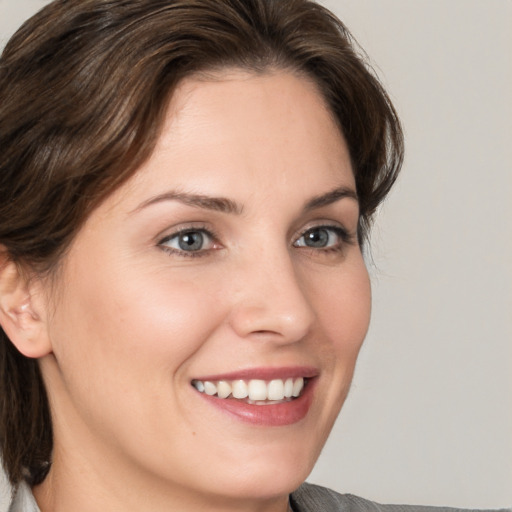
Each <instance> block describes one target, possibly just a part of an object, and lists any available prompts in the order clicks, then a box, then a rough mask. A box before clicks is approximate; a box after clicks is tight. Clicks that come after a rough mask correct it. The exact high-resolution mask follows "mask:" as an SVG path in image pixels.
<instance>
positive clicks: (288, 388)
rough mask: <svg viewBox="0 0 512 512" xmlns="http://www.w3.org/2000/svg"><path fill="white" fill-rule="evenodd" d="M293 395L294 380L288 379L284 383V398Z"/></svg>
mask: <svg viewBox="0 0 512 512" xmlns="http://www.w3.org/2000/svg"><path fill="white" fill-rule="evenodd" d="M292 395H293V379H286V382H285V383H284V396H285V397H286V398H290V397H291V396H292Z"/></svg>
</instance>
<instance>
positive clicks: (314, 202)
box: [304, 187, 359, 212]
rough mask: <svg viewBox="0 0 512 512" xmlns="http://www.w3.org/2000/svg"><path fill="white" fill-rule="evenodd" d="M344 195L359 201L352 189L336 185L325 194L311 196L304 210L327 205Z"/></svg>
mask: <svg viewBox="0 0 512 512" xmlns="http://www.w3.org/2000/svg"><path fill="white" fill-rule="evenodd" d="M346 197H348V198H350V199H354V200H355V201H358V202H359V198H358V197H357V193H356V191H355V190H354V189H352V188H349V187H338V188H335V189H334V190H331V191H330V192H327V194H321V195H319V196H316V197H313V199H311V200H309V201H308V202H307V203H306V206H305V207H304V211H305V212H309V211H311V210H316V209H317V208H322V207H324V206H329V205H330V204H332V203H335V202H336V201H339V200H340V199H344V198H346Z"/></svg>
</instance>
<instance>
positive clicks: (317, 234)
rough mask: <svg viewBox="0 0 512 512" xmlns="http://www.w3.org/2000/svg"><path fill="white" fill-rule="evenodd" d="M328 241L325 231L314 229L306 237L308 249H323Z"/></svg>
mask: <svg viewBox="0 0 512 512" xmlns="http://www.w3.org/2000/svg"><path fill="white" fill-rule="evenodd" d="M328 241H329V233H327V231H326V230H325V229H316V230H315V231H310V232H309V233H307V235H306V245H308V246H309V247H325V246H326V245H327V243H328Z"/></svg>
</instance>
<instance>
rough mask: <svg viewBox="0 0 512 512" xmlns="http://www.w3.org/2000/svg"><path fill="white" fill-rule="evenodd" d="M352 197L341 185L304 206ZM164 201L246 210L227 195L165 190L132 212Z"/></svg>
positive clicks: (307, 208)
mask: <svg viewBox="0 0 512 512" xmlns="http://www.w3.org/2000/svg"><path fill="white" fill-rule="evenodd" d="M344 198H350V199H354V200H355V201H358V197H357V194H356V192H355V190H353V189H352V188H349V187H339V188H336V189H334V190H331V191H329V192H327V193H326V194H321V195H319V196H315V197H313V198H312V199H310V200H309V201H308V202H307V203H306V205H305V206H304V212H309V211H311V210H315V209H317V208H322V207H324V206H328V205H330V204H332V203H335V202H336V201H339V200H340V199H344ZM164 201H178V202H180V203H183V204H186V205H188V206H193V207H195V208H202V209H205V210H213V211H217V212H222V213H230V214H235V215H241V214H242V213H243V211H244V208H243V206H242V205H240V204H238V203H236V202H235V201H232V200H231V199H228V198H226V197H212V196H207V195H204V194H189V193H185V192H174V191H171V192H165V193H163V194H159V195H157V196H154V197H152V198H150V199H148V200H147V201H144V202H143V203H142V204H140V205H139V206H138V207H137V208H135V210H133V212H132V213H134V212H136V211H139V210H142V209H144V208H146V207H148V206H150V205H153V204H156V203H161V202H164Z"/></svg>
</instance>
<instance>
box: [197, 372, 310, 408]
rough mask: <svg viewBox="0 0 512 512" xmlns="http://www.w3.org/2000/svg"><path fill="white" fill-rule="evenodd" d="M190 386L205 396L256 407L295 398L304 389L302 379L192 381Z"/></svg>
mask: <svg viewBox="0 0 512 512" xmlns="http://www.w3.org/2000/svg"><path fill="white" fill-rule="evenodd" d="M192 385H193V386H194V387H195V388H196V389H197V390H198V391H199V392H200V393H206V394H207V395H210V396H213V395H217V397H219V398H228V397H230V396H232V397H233V398H237V399H239V400H242V399H247V400H248V402H249V403H255V404H256V405H267V404H269V403H270V402H280V401H282V400H290V399H291V398H292V397H294V398H297V397H299V396H300V394H301V393H302V390H303V389H304V378H303V377H298V378H296V379H293V378H288V379H286V380H284V379H273V380H271V381H265V380H262V379H252V380H250V381H248V382H247V381H245V380H242V379H239V380H234V381H231V382H228V381H225V380H220V381H217V382H212V381H200V380H194V381H192Z"/></svg>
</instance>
